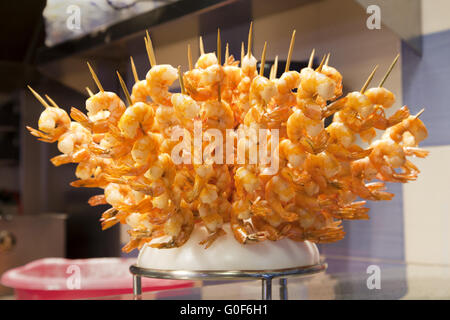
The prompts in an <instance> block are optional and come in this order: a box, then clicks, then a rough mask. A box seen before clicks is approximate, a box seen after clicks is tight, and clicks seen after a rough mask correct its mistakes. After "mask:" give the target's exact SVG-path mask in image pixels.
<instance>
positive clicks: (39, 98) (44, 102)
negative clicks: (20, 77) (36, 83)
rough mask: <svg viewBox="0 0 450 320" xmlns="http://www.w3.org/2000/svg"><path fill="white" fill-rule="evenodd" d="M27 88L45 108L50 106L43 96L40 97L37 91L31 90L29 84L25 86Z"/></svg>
mask: <svg viewBox="0 0 450 320" xmlns="http://www.w3.org/2000/svg"><path fill="white" fill-rule="evenodd" d="M27 87H28V89H30V91H31V93H32V94H33V95H34V96H35V97H36V99H37V100H38V101H39V102H40V103H41V104H42V105H43V106H44V107H45V108H50V105H49V104H48V103H47V101H45V100H44V98H42V97H41V96H40V95H39V93H37V92H36V91H34V90H33V88H31V87H30V86H27Z"/></svg>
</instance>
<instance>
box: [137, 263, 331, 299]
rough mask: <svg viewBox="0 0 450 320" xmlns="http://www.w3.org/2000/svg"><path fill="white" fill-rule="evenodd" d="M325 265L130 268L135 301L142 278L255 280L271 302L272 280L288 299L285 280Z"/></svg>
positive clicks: (310, 272) (316, 271)
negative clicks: (269, 267) (276, 279)
mask: <svg viewBox="0 0 450 320" xmlns="http://www.w3.org/2000/svg"><path fill="white" fill-rule="evenodd" d="M326 268H327V264H326V263H321V264H317V265H313V266H306V267H297V268H288V269H278V270H250V271H243V270H235V271H229V270H200V271H190V270H159V269H146V268H140V267H138V266H136V265H132V266H131V267H130V272H131V273H132V274H133V295H134V299H135V300H140V299H142V284H141V280H142V277H146V278H158V279H174V280H225V279H228V280H242V279H248V280H255V279H261V280H262V286H261V299H262V300H272V280H273V279H275V278H279V279H280V299H281V300H287V299H288V288H287V278H288V277H301V276H308V275H312V274H316V273H319V272H323V271H325V270H326Z"/></svg>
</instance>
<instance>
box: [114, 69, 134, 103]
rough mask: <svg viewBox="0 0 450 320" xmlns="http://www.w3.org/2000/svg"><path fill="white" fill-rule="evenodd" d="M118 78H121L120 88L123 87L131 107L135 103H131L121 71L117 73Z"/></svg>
mask: <svg viewBox="0 0 450 320" xmlns="http://www.w3.org/2000/svg"><path fill="white" fill-rule="evenodd" d="M116 73H117V77H118V78H119V82H120V86H121V87H122V90H123V93H125V98H126V99H127V102H128V105H129V106H131V105H132V104H133V102H132V101H131V97H130V93H129V92H128V89H127V86H126V84H125V82H124V81H123V79H122V77H121V76H120V73H119V71H116Z"/></svg>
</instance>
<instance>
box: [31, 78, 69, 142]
mask: <svg viewBox="0 0 450 320" xmlns="http://www.w3.org/2000/svg"><path fill="white" fill-rule="evenodd" d="M28 88H29V89H30V90H31V92H32V93H33V94H34V96H35V97H36V98H37V99H38V100H39V102H41V104H42V105H43V106H44V107H45V110H44V111H43V112H42V113H41V115H40V117H39V122H38V128H39V130H36V129H33V128H31V127H28V126H27V129H28V131H30V133H31V134H32V135H33V136H35V137H37V138H39V140H41V141H44V142H49V143H52V142H55V141H57V140H58V139H59V137H61V136H62V135H63V134H64V133H65V132H67V131H68V130H69V128H70V125H71V121H70V118H69V115H68V114H67V112H66V111H64V110H63V109H61V108H59V107H57V106H56V107H51V106H49V105H48V103H47V102H45V100H44V99H43V98H42V97H41V96H40V95H39V94H38V93H37V92H36V91H34V90H33V89H32V88H31V87H30V86H28Z"/></svg>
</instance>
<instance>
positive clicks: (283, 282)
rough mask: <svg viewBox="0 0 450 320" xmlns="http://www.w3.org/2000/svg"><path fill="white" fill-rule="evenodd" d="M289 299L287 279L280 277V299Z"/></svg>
mask: <svg viewBox="0 0 450 320" xmlns="http://www.w3.org/2000/svg"><path fill="white" fill-rule="evenodd" d="M287 299H288V287H287V279H286V278H280V300H287Z"/></svg>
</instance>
